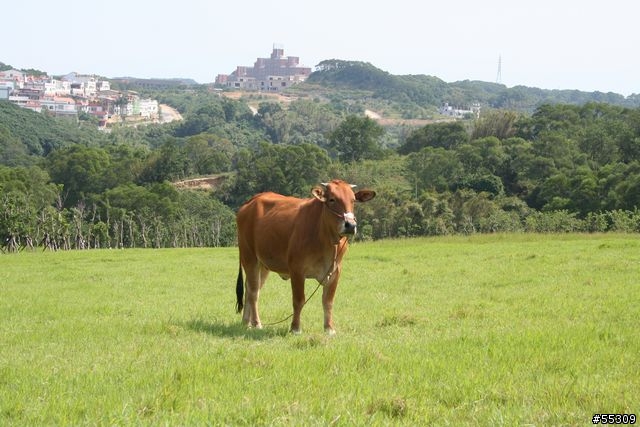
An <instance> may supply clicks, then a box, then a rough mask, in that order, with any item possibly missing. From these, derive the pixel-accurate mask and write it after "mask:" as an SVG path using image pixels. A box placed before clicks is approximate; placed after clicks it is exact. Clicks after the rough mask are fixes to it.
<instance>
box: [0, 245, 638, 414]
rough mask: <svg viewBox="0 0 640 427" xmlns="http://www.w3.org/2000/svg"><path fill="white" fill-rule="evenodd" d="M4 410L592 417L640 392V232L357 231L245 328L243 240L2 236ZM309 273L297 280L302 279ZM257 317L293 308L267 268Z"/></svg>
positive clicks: (632, 404)
mask: <svg viewBox="0 0 640 427" xmlns="http://www.w3.org/2000/svg"><path fill="white" fill-rule="evenodd" d="M0 267H1V268H0V425H3V426H4V425H19V426H22V425H34V426H40V425H154V426H155V425H207V424H209V425H343V426H352V425H389V424H391V425H508V426H513V425H537V426H547V425H590V424H591V416H592V415H593V414H594V413H627V414H629V413H635V414H636V415H638V414H639V412H640V321H639V319H640V304H639V303H640V279H639V278H640V236H637V235H573V234H570V235H559V236H540V235H491V236H473V237H469V238H465V237H455V238H433V239H415V240H392V241H380V242H373V243H357V244H355V245H352V246H351V248H350V249H349V253H348V254H347V256H346V258H345V263H344V265H343V267H344V270H343V276H342V279H341V283H340V286H339V288H338V294H337V297H336V304H335V307H334V320H335V322H336V329H337V331H338V335H337V336H336V337H333V338H331V337H328V336H326V335H325V334H324V332H323V330H322V329H323V328H322V307H321V300H320V297H319V295H316V296H314V297H313V298H312V299H311V301H310V302H309V304H308V305H307V306H306V307H305V309H304V310H303V313H302V328H303V334H302V335H300V336H293V335H290V334H288V333H287V331H288V327H289V325H288V322H285V323H283V324H279V325H275V326H267V327H265V328H264V329H263V330H247V329H245V328H244V327H242V326H241V325H240V315H237V314H236V313H235V311H234V304H235V293H234V286H235V279H236V274H237V268H238V260H237V250H236V249H235V248H223V249H173V250H169V249H167V250H151V249H148V250H135V249H134V250H94V251H68V252H57V253H51V252H44V253H43V252H37V253H24V252H23V253H20V254H17V255H2V256H0ZM315 286H316V283H315V282H312V281H308V283H307V294H310V293H311V292H312V291H313V289H314V288H315ZM260 302H261V306H260V307H261V316H262V320H263V322H264V323H269V322H274V321H278V320H280V319H282V318H285V317H286V316H288V314H289V313H290V310H291V308H290V307H291V303H290V286H289V283H288V282H284V281H282V280H281V279H280V278H279V277H277V275H272V276H270V277H269V280H268V281H267V284H266V285H265V288H264V290H263V292H262V295H261V301H260Z"/></svg>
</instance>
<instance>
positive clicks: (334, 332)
mask: <svg viewBox="0 0 640 427" xmlns="http://www.w3.org/2000/svg"><path fill="white" fill-rule="evenodd" d="M324 331H325V332H326V334H327V335H328V336H330V337H335V336H336V330H335V329H333V328H331V329H325V330H324Z"/></svg>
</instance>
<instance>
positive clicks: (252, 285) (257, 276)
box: [242, 265, 269, 329]
mask: <svg viewBox="0 0 640 427" xmlns="http://www.w3.org/2000/svg"><path fill="white" fill-rule="evenodd" d="M246 273H247V282H246V288H245V290H246V294H245V300H244V311H243V313H242V321H243V322H244V323H245V324H246V325H248V326H252V327H254V328H258V329H259V328H262V323H261V322H260V314H259V311H258V299H259V298H260V289H261V288H262V286H263V285H264V282H265V280H266V279H267V275H268V274H269V270H267V269H266V268H263V267H261V266H258V265H256V266H255V267H254V268H252V269H250V270H249V271H246Z"/></svg>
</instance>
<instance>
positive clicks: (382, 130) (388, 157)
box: [0, 61, 640, 251]
mask: <svg viewBox="0 0 640 427" xmlns="http://www.w3.org/2000/svg"><path fill="white" fill-rule="evenodd" d="M324 65H325V67H324V68H323V69H321V71H318V72H316V73H313V74H312V77H311V78H310V79H309V80H310V81H309V83H308V84H307V83H305V84H301V85H298V86H296V87H295V89H293V90H292V92H291V93H290V94H289V95H290V98H289V102H287V103H280V102H274V101H273V100H272V99H271V98H268V97H264V99H263V98H262V97H261V96H260V95H250V94H247V95H246V96H245V97H244V98H241V99H239V100H235V99H231V98H228V97H226V96H224V94H221V93H220V92H219V91H214V90H212V88H210V87H208V86H204V85H203V86H190V87H182V88H176V89H174V90H170V91H168V90H167V91H163V92H149V93H147V95H149V96H153V97H154V98H156V99H158V100H160V102H162V103H165V104H168V105H171V106H173V107H175V108H177V109H178V110H179V111H180V112H181V113H182V115H183V117H184V120H183V121H180V122H174V123H170V124H163V125H148V126H140V127H137V128H136V127H126V126H124V125H122V126H115V127H113V128H112V129H111V131H110V132H101V131H98V130H97V129H96V127H95V126H94V124H93V123H92V122H91V121H90V120H89V119H88V118H83V117H81V120H80V121H79V122H69V121H65V120H61V119H56V118H53V117H49V116H47V115H45V114H39V113H34V112H32V111H29V110H23V109H20V108H18V107H16V106H14V105H12V104H10V103H8V102H1V101H0V199H1V200H2V204H1V206H2V207H1V210H0V238H1V239H2V242H3V246H2V248H3V251H17V250H20V249H21V248H31V247H37V246H40V247H43V248H45V249H65V248H78V249H81V248H125V247H149V248H151V247H153V248H158V247H187V246H226V245H234V244H235V221H234V218H235V214H234V212H235V210H236V209H237V208H238V206H239V205H240V204H241V203H243V202H244V201H245V200H246V199H248V198H249V197H250V196H251V195H253V194H255V193H257V192H260V191H265V190H269V191H276V192H280V193H283V194H292V195H297V196H301V197H307V196H308V195H309V191H310V189H311V188H312V187H313V186H314V185H316V184H317V183H318V182H321V181H327V180H329V179H331V178H335V177H340V178H343V179H345V180H347V181H349V182H352V183H355V184H358V185H359V186H360V187H362V188H364V187H366V188H372V189H375V190H376V191H377V192H378V197H376V199H374V200H373V201H371V202H370V203H367V204H365V205H362V206H359V207H358V211H357V214H358V219H359V225H360V227H359V228H360V231H361V232H360V235H359V237H358V238H360V239H382V238H390V237H404V236H420V235H442V234H452V233H479V232H504V231H509V232H526V231H535V232H565V231H585V232H604V231H611V230H614V231H625V232H638V231H640V212H639V211H638V207H639V206H640V108H638V106H637V105H633V103H635V102H637V99H636V98H635V96H634V97H628V98H615V97H614V95H613V94H611V96H612V97H614V98H615V99H611V100H609V101H607V102H591V101H589V102H578V101H575V100H574V101H572V102H570V103H558V102H555V103H540V104H539V105H536V106H535V108H533V109H532V111H531V112H528V111H527V109H528V108H529V107H527V108H506V107H507V106H505V105H502V104H500V103H498V101H495V103H494V104H492V103H491V102H490V101H487V100H481V101H482V102H483V111H482V114H481V116H480V117H479V118H475V119H469V120H459V121H437V120H434V121H433V122H430V123H429V124H426V125H423V126H418V127H407V126H403V127H401V128H400V129H399V128H393V127H389V126H386V127H383V126H382V125H380V124H379V123H378V122H376V121H374V120H372V119H370V118H368V117H367V116H365V115H364V114H363V111H364V110H365V109H366V108H372V106H377V107H379V106H381V105H382V106H384V108H386V109H387V110H388V111H391V110H394V111H405V112H408V111H410V110H413V109H417V110H419V111H435V110H436V109H437V105H438V104H439V103H440V102H442V100H443V99H447V98H446V96H447V95H446V93H447V91H452V90H454V89H452V87H451V85H452V84H449V85H444V86H442V85H441V84H440V83H439V82H438V81H437V79H435V78H430V77H425V76H415V77H411V76H404V77H401V78H395V77H394V76H389V75H388V74H386V73H384V72H379V70H376V69H371V68H370V66H368V65H367V64H364V65H363V64H360V63H357V64H350V65H349V64H347V65H345V63H343V62H340V63H338V64H337V65H336V64H335V61H333V63H331V62H327V63H326V64H324ZM350 73H351V74H350ZM363 73H364V74H363ZM376 79H379V80H376ZM425 79H426V80H428V81H429V82H430V83H428V84H423V83H424V82H422V80H425ZM338 82H339V84H338ZM421 82H422V83H421ZM484 85H485V86H486V87H488V88H492V90H493V92H492V93H493V95H492V96H493V97H494V99H496V100H498V99H500V92H501V91H502V89H500V88H498V87H495V86H493V85H491V84H484ZM458 86H459V87H458V89H456V90H458V91H459V92H458V93H463V92H464V91H471V90H473V91H477V90H478V87H479V86H478V85H472V84H471V83H470V82H468V83H464V82H462V83H459V84H458ZM467 86H468V87H467ZM372 87H375V88H377V89H376V91H375V92H371V91H370V90H371V88H372ZM322 88H325V90H324V91H323V90H322ZM471 88H473V89H471ZM514 89H515V88H514ZM514 89H509V90H508V91H513V90H514ZM305 91H307V92H306V93H305ZM364 91H366V93H365V92H364ZM451 96H452V95H451ZM461 96H463V97H464V98H465V99H466V98H467V96H471V95H461ZM473 96H476V95H473ZM478 96H479V95H478ZM618 97H619V95H618ZM507 98H508V97H507ZM449 99H450V98H449ZM470 99H471V98H470ZM477 99H480V98H477ZM616 100H617V101H619V102H610V101H616ZM603 101H606V100H603ZM510 102H511V101H510ZM531 102H533V104H537V103H538V101H531V100H528V101H527V105H533V104H531ZM250 104H257V108H255V110H254V111H252V109H251V108H250ZM627 104H631V105H627ZM256 111H257V112H256ZM407 114H408V113H407ZM202 176H216V177H217V178H218V179H217V180H216V182H217V185H216V187H215V188H214V189H213V190H183V189H179V188H177V187H176V186H175V185H174V184H173V183H175V182H176V181H179V180H182V179H185V178H190V177H202Z"/></svg>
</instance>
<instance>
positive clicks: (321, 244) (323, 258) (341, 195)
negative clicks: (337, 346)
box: [236, 180, 376, 335]
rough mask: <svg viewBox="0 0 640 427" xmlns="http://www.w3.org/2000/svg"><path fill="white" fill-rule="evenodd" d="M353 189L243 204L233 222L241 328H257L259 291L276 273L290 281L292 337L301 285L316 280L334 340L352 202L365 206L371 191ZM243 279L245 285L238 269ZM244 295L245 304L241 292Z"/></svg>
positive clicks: (338, 185) (340, 184) (262, 197)
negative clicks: (335, 309) (335, 307)
mask: <svg viewBox="0 0 640 427" xmlns="http://www.w3.org/2000/svg"><path fill="white" fill-rule="evenodd" d="M353 187H355V186H352V185H349V184H347V183H346V182H344V181H341V180H333V181H331V182H329V183H326V184H322V185H321V186H317V187H314V188H313V190H312V191H311V194H312V195H313V197H312V198H309V199H298V198H295V197H287V196H282V195H280V194H275V193H261V194H258V195H256V196H254V197H253V198H252V199H251V200H249V201H248V202H247V203H245V204H244V205H243V206H242V207H241V208H240V210H239V211H238V215H237V217H236V221H237V223H238V247H239V249H240V268H239V271H238V281H237V285H236V295H237V297H238V302H237V310H238V313H239V312H240V311H242V310H243V308H244V311H243V314H242V320H243V322H244V323H245V324H247V325H249V326H253V327H256V328H261V327H262V323H260V316H259V314H258V297H259V294H260V289H261V288H262V286H263V285H264V282H265V280H266V278H267V275H268V274H269V271H275V272H276V273H278V274H279V275H280V277H282V278H283V279H285V280H286V279H289V278H291V290H292V294H293V295H292V297H293V320H292V321H291V332H293V333H299V332H300V312H301V311H302V306H303V305H304V304H305V295H304V282H305V279H307V278H310V279H311V278H313V279H316V280H317V281H318V282H320V284H321V285H322V286H323V291H322V307H323V309H324V329H325V331H326V332H327V333H329V334H331V335H333V334H335V330H334V328H333V319H332V309H333V298H334V296H335V293H336V288H337V286H338V279H339V278H340V272H341V270H342V266H341V263H342V257H343V256H344V254H345V252H346V250H347V246H348V243H347V236H352V235H354V234H355V233H356V217H355V216H354V214H353V207H354V204H355V201H356V200H358V201H360V202H367V201H369V200H371V199H373V198H374V197H375V195H376V193H375V191H370V190H361V191H358V192H357V193H354V192H353V189H352V188H353ZM243 268H244V271H245V272H246V275H247V280H246V283H245V284H244V285H243V281H242V269H243ZM245 288H246V291H247V292H246V296H245V300H244V304H243V298H242V297H243V291H244V289H245Z"/></svg>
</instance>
